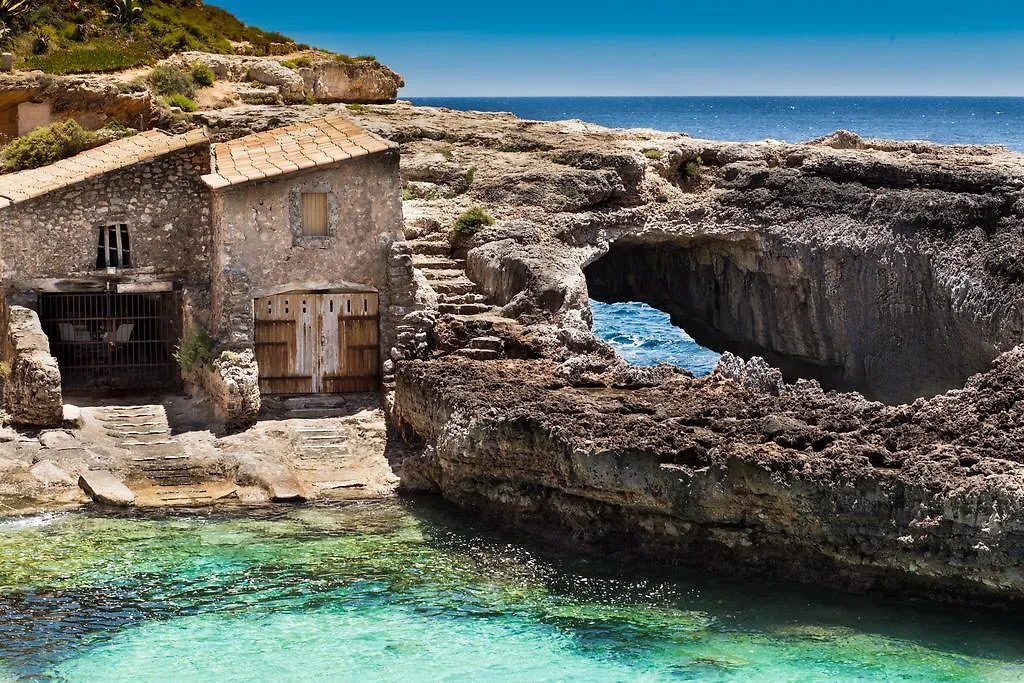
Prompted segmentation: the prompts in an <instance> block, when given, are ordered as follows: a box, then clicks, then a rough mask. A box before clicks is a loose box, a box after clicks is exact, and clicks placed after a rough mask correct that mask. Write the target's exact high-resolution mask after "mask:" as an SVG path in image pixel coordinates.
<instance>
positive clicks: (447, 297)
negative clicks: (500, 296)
mask: <svg viewBox="0 0 1024 683" xmlns="http://www.w3.org/2000/svg"><path fill="white" fill-rule="evenodd" d="M437 300H438V302H439V303H442V304H483V303H487V297H486V296H484V295H483V294H477V293H475V292H466V293H464V294H438V295H437Z"/></svg>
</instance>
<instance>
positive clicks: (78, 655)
mask: <svg viewBox="0 0 1024 683" xmlns="http://www.w3.org/2000/svg"><path fill="white" fill-rule="evenodd" d="M0 560H2V561H0V614H2V615H3V617H2V618H0V679H2V680H8V679H13V680H17V679H25V678H34V679H37V680H39V679H44V680H45V679H54V680H66V681H86V680H88V681H95V680H103V681H126V680H132V681H149V680H176V681H193V680H218V681H243V680H245V681H249V680H299V679H302V680H389V681H390V680H395V681H397V680H401V681H405V682H408V681H428V680H429V681H432V680H452V681H454V680H467V679H473V680H487V681H523V680H529V681H562V680H587V681H661V680H703V681H715V680H720V681H732V680H746V681H750V680H880V679H889V680H922V681H947V680H957V681H968V680H971V681H973V680H990V681H1011V680H1020V679H1021V678H1022V677H1024V625H1022V624H1021V622H1019V621H1014V620H1011V619H1010V618H1009V617H999V618H991V617H982V616H979V615H977V614H973V613H970V612H955V611H950V610H945V611H939V610H936V609H933V608H930V607H929V606H927V605H924V604H921V603H899V602H892V601H888V602H884V601H880V600H872V599H867V598H858V597H851V596H846V595H842V594H836V593H831V592H827V591H820V590H813V589H806V588H798V587H793V586H787V585H781V584H774V583H765V582H750V581H747V582H741V581H738V580H726V579H722V578H720V577H715V576H709V575H706V574H701V573H696V572H690V571H684V570H678V569H675V570H671V571H669V570H667V569H658V568H655V567H652V566H648V565H630V564H624V563H615V564H610V563H605V562H603V561H600V560H597V559H581V558H574V557H571V556H569V555H565V554H560V553H558V552H556V551H554V550H552V549H550V548H541V547H536V546H526V545H522V544H520V543H519V542H517V541H515V540H513V539H511V538H509V537H507V536H503V535H499V534H496V533H493V532H490V531H488V530H486V529H481V528H475V527H473V526H470V525H467V524H466V523H464V522H459V521H457V520H456V518H455V517H453V516H452V513H450V512H448V511H447V510H441V509H437V508H433V507H424V506H422V505H412V504H399V503H377V504H362V505H354V506H349V507H345V508H295V509H290V510H288V511H284V512H281V513H278V514H273V515H267V516H266V517H263V518H258V519H253V518H232V517H227V516H172V517H150V518H120V519H119V518H97V517H91V516H89V515H87V514H81V513H75V514H67V515H61V516H56V517H51V518H47V519H43V520H36V521H35V522H34V523H29V524H25V523H19V524H10V523H0Z"/></svg>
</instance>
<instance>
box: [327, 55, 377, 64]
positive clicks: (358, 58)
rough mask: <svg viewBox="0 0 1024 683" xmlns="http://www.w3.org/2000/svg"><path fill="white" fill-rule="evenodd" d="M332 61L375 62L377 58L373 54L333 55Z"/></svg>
mask: <svg viewBox="0 0 1024 683" xmlns="http://www.w3.org/2000/svg"><path fill="white" fill-rule="evenodd" d="M334 61H336V62H341V63H342V64H357V63H359V62H376V61H377V58H376V57H374V56H373V55H359V56H356V57H350V56H348V55H334Z"/></svg>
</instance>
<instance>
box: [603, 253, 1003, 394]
mask: <svg viewBox="0 0 1024 683" xmlns="http://www.w3.org/2000/svg"><path fill="white" fill-rule="evenodd" d="M901 256H902V259H903V260H902V262H901V263H899V264H898V267H894V265H893V264H892V263H888V262H886V261H884V260H881V259H877V258H872V257H869V256H864V255H862V254H856V253H849V252H835V253H825V252H821V251H815V250H814V249H813V247H811V246H808V245H801V244H796V245H794V244H789V243H783V242H778V243H776V242H772V241H770V239H766V238H765V237H764V236H760V237H745V236H743V237H741V238H739V239H729V238H723V237H717V236H716V237H711V236H705V237H700V238H674V237H666V238H664V239H661V240H660V241H653V240H651V239H650V238H635V237H625V238H621V239H619V240H618V241H616V242H615V243H613V244H612V245H611V247H610V249H609V251H608V253H607V254H606V255H605V256H603V257H601V258H600V259H598V260H596V261H594V262H593V263H591V264H590V265H588V266H586V267H585V269H584V273H585V275H586V279H587V286H588V289H589V294H590V297H591V298H592V299H596V300H598V301H603V302H608V303H614V302H627V301H641V302H644V303H646V304H649V305H650V306H653V307H654V308H657V309H659V310H661V311H664V312H666V313H668V314H669V316H670V317H671V321H672V324H673V325H675V326H677V327H680V328H683V329H684V330H686V332H687V333H688V334H689V335H690V336H692V337H693V339H694V340H695V341H696V342H697V343H698V344H700V345H701V346H704V347H707V348H708V349H711V350H713V351H716V352H718V353H723V352H725V351H730V352H732V353H734V354H736V355H737V356H740V357H742V358H750V357H752V356H761V357H763V358H764V359H765V360H767V361H768V362H769V363H770V364H772V365H773V366H775V367H777V368H779V369H780V370H781V371H782V373H783V375H784V376H785V377H786V379H787V380H788V381H790V382H792V381H795V380H796V379H800V378H805V379H815V380H818V381H819V382H820V383H821V384H822V386H823V387H825V388H826V389H837V390H842V391H859V392H861V393H862V394H864V395H865V396H866V397H868V398H870V399H874V400H879V401H883V402H886V403H901V402H910V401H913V400H914V399H915V398H917V397H920V396H933V395H936V394H939V393H942V392H945V391H948V390H949V389H953V388H958V387H962V386H963V385H964V383H965V382H966V380H967V378H968V377H970V376H971V375H973V374H975V373H978V372H983V371H985V370H987V369H988V368H989V366H990V364H991V361H992V359H993V358H995V356H996V355H997V353H998V351H997V349H996V347H995V344H994V343H993V342H992V341H991V340H990V339H989V338H988V335H987V334H986V331H985V330H984V329H979V325H978V322H977V320H975V319H972V318H970V317H961V316H960V315H959V314H958V312H957V307H956V306H954V305H952V303H951V301H950V293H949V292H948V290H946V289H945V288H943V287H941V286H938V285H936V284H935V283H933V282H931V279H930V278H931V275H930V273H931V270H930V262H929V260H928V259H929V258H930V257H929V256H928V255H927V254H913V253H906V254H902V255H901Z"/></svg>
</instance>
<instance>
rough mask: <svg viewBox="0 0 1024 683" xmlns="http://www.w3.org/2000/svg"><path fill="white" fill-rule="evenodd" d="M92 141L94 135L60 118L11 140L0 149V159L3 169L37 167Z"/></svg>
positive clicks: (20, 169)
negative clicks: (58, 120) (58, 121)
mask: <svg viewBox="0 0 1024 683" xmlns="http://www.w3.org/2000/svg"><path fill="white" fill-rule="evenodd" d="M95 141H96V134H95V133H90V132H89V131H86V130H84V129H83V128H82V127H81V126H80V125H78V123H77V122H75V121H62V122H60V123H54V124H52V125H49V126H43V127H42V128H37V129H36V130H34V131H32V132H31V133H29V134H28V135H25V136H22V137H20V138H18V139H17V140H14V141H13V142H11V143H10V144H9V145H7V146H6V147H4V148H3V150H2V151H0V162H2V164H3V170H4V171H7V172H12V171H23V170H25V169H28V168H39V167H40V166H47V165H49V164H52V163H54V162H56V161H60V160H61V159H66V158H68V157H70V156H74V155H75V154H78V153H79V152H81V151H82V150H84V149H87V148H88V147H90V146H91V145H92V144H93V143H95Z"/></svg>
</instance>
